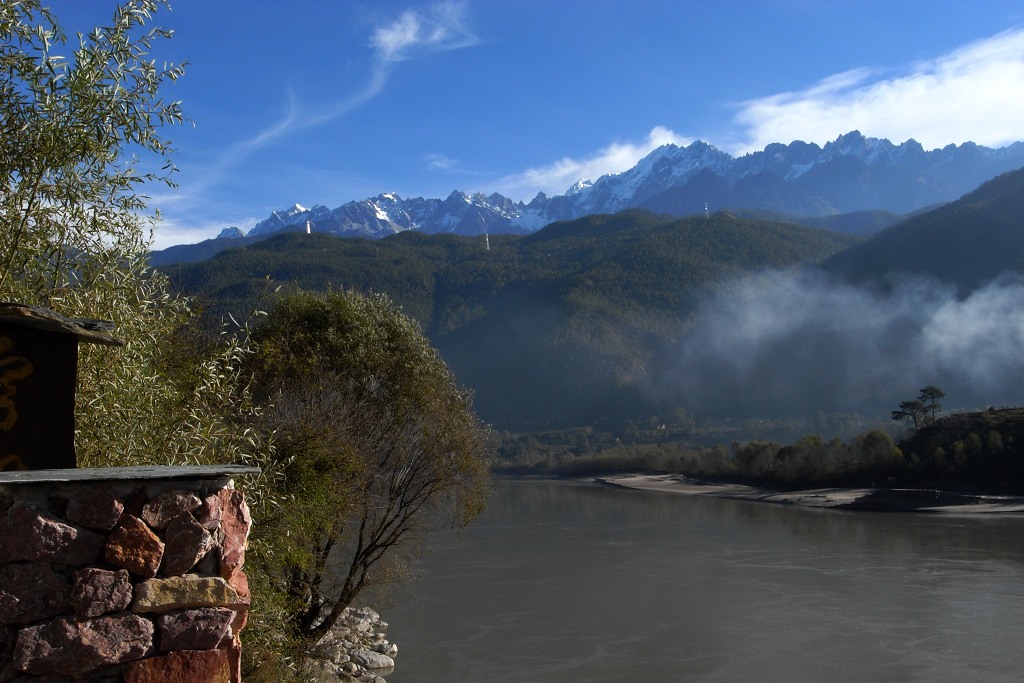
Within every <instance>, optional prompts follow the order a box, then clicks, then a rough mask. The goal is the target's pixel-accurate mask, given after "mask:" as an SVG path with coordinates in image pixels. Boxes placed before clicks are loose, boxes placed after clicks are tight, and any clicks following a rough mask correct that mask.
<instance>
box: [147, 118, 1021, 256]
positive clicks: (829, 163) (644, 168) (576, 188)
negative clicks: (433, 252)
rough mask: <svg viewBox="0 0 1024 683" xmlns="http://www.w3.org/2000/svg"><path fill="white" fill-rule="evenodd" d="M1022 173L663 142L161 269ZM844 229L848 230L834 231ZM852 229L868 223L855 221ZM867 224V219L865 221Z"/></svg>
mask: <svg viewBox="0 0 1024 683" xmlns="http://www.w3.org/2000/svg"><path fill="white" fill-rule="evenodd" d="M1021 166H1024V143H1015V144H1013V145H1010V146H1008V147H1004V148H1000V149H989V148H986V147H981V146H978V145H975V144H973V143H964V144H962V145H959V146H957V145H947V146H946V147H943V148H942V149H935V150H929V151H926V150H925V149H924V148H923V147H922V146H921V145H920V144H919V143H917V142H915V141H914V140H908V141H906V142H903V143H902V144H899V145H894V144H893V143H891V142H889V141H888V140H884V139H877V138H868V137H865V136H864V135H862V134H861V133H859V132H857V131H853V132H851V133H847V134H846V135H841V136H839V137H838V138H836V140H834V141H833V142H829V143H827V144H825V145H824V147H819V146H818V145H816V144H813V143H804V142H800V141H794V142H791V143H790V144H772V145H768V146H767V147H766V148H765V149H764V150H763V151H760V152H754V153H751V154H746V155H744V156H741V157H738V158H734V157H732V156H730V155H729V154H726V153H725V152H722V151H720V150H718V149H717V148H715V147H714V146H712V145H710V144H707V143H705V142H700V141H698V142H694V143H692V144H690V145H689V146H686V147H679V146H676V145H671V144H669V145H664V146H662V147H659V148H657V149H655V150H654V151H652V152H651V153H650V154H648V155H647V156H646V157H644V158H643V159H641V160H640V162H638V163H637V165H636V166H635V167H633V168H631V169H629V170H627V171H625V172H623V173H617V174H611V175H605V176H602V177H601V178H598V179H597V180H596V181H594V182H591V181H589V180H581V181H580V182H578V183H576V184H575V185H573V186H572V187H571V188H569V189H568V190H567V191H566V193H565V194H562V195H555V196H550V197H549V196H547V195H545V194H543V193H541V194H538V195H537V196H536V197H534V198H533V200H531V201H530V202H528V203H524V202H516V201H513V200H512V199H509V198H508V197H504V196H502V195H500V194H498V193H492V194H490V195H485V194H482V193H476V194H466V193H464V192H461V191H458V190H455V191H453V192H452V193H451V194H450V195H449V196H448V197H446V198H444V199H430V198H423V197H415V198H402V197H400V196H398V195H397V194H395V193H382V194H379V195H377V196H376V197H370V198H367V199H363V200H360V201H353V202H349V203H347V204H344V205H342V206H340V207H337V208H334V209H330V208H328V207H327V206H324V205H320V204H318V205H315V206H313V207H311V208H306V207H303V206H300V205H298V204H296V205H294V206H292V207H291V208H289V209H286V210H282V211H275V212H273V213H272V214H271V216H270V217H268V218H267V219H265V220H263V221H261V222H259V223H257V224H256V225H255V226H252V227H251V228H250V229H249V230H248V231H247V232H245V231H243V230H241V229H239V228H237V227H233V228H228V229H226V230H225V231H223V232H222V233H221V235H220V236H218V238H216V239H214V240H208V241H207V242H203V243H201V244H200V245H195V248H194V249H189V248H186V247H184V246H178V247H171V248H170V249H168V250H165V251H163V252H157V253H156V254H154V255H153V263H154V264H155V265H165V264H167V263H174V262H186V261H195V260H201V259H203V258H208V257H209V253H210V252H211V251H215V250H220V249H223V248H227V247H228V246H229V245H230V244H231V242H232V240H235V239H239V238H242V237H243V236H244V239H247V240H254V239H257V238H264V237H267V236H269V235H272V234H275V233H278V232H282V231H305V230H306V228H307V224H308V226H309V229H310V230H311V231H312V232H324V233H329V234H333V235H339V236H346V237H370V238H380V237H384V236H387V235H392V234H395V233H398V232H404V231H408V230H415V231H419V232H424V233H431V234H433V233H451V234H457V235H467V236H471V235H482V234H485V233H489V234H495V233H509V234H529V233H530V232H533V231H535V230H538V229H539V228H541V227H543V226H545V225H548V224H549V223H552V222H554V221H560V220H572V219H575V218H580V217H583V216H587V215H592V214H608V213H616V212H619V211H623V210H625V209H629V208H642V209H646V210H648V211H651V212H654V213H664V214H669V215H673V216H687V215H693V214H703V213H704V211H705V208H707V210H708V211H710V212H718V211H721V210H731V211H736V210H739V209H756V210H759V211H768V212H774V213H775V214H777V215H780V216H788V217H790V218H789V220H792V219H793V218H794V217H803V218H804V219H806V218H816V217H817V218H820V217H828V216H836V215H839V214H848V215H851V216H860V217H862V218H866V216H865V215H864V214H863V212H875V211H880V212H888V213H892V214H906V213H911V212H914V211H918V210H921V209H923V208H925V207H928V206H932V205H935V204H940V203H944V202H948V201H951V200H954V199H956V198H957V197H959V196H960V195H962V194H963V193H965V192H968V191H970V190H971V189H973V188H975V187H977V186H978V185H979V184H980V183H982V182H983V181H985V180H987V179H989V178H992V177H994V176H996V175H998V174H1000V173H1003V172H1006V171H1009V170H1012V169H1015V168H1020V167H1021ZM837 225H844V224H842V223H841V224H837ZM845 225H846V226H847V227H848V229H849V230H851V231H853V232H866V231H867V230H868V228H866V227H865V226H864V225H862V224H860V223H858V222H856V221H854V220H848V221H847V222H846V223H845ZM868 225H870V221H869V224H868Z"/></svg>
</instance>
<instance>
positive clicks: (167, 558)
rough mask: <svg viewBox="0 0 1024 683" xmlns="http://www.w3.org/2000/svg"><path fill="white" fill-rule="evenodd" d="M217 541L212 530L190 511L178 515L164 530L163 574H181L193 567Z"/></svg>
mask: <svg viewBox="0 0 1024 683" xmlns="http://www.w3.org/2000/svg"><path fill="white" fill-rule="evenodd" d="M214 545H215V543H214V540H213V536H211V535H210V532H209V531H207V530H206V529H204V528H203V527H202V526H201V525H200V524H199V522H197V521H196V520H195V518H193V517H192V515H191V514H190V513H188V512H183V513H182V514H180V515H178V516H177V517H175V518H174V520H173V521H171V523H170V524H168V525H167V530H166V531H165V532H164V559H163V564H161V565H160V575H161V576H180V575H182V574H184V573H185V572H187V571H188V570H190V569H192V567H194V566H195V565H196V562H198V561H199V560H200V559H202V558H203V556H205V555H206V553H208V552H210V550H212V549H213V547H214Z"/></svg>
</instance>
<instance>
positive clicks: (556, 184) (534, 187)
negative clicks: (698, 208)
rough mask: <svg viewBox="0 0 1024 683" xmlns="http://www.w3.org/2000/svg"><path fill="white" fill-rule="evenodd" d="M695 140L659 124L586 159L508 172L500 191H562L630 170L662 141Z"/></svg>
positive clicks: (522, 194)
mask: <svg viewBox="0 0 1024 683" xmlns="http://www.w3.org/2000/svg"><path fill="white" fill-rule="evenodd" d="M691 142H693V140H692V138H687V137H683V136H681V135H678V134H676V133H675V132H673V131H671V130H669V129H668V128H665V127H663V126H656V127H655V128H653V129H652V130H651V132H650V133H648V134H647V139H645V140H644V141H643V142H640V143H631V142H615V143H612V144H611V145H608V146H607V147H605V148H604V149H602V150H599V151H597V152H595V153H593V154H592V155H590V156H588V157H585V158H583V159H573V158H571V157H564V158H562V159H560V160H558V161H556V162H554V163H551V164H548V165H547V166H541V167H539V168H530V169H527V170H525V171H523V172H522V173H516V174H514V175H510V176H505V177H504V178H502V179H501V180H499V181H498V183H497V186H498V187H497V191H498V192H501V193H502V194H504V195H506V196H508V197H513V198H517V199H525V200H528V199H532V198H533V197H534V196H535V195H536V194H537V193H538V192H545V193H547V194H549V195H551V194H562V193H564V192H565V191H566V189H567V188H569V187H570V186H571V185H572V184H573V183H575V182H576V181H578V180H597V179H598V178H600V177H601V176H603V175H608V174H610V173H622V172H623V171H627V170H629V169H630V168H632V167H633V166H636V164H637V162H638V161H640V160H641V159H643V158H644V157H645V156H647V155H648V154H650V153H651V152H652V151H653V150H655V149H656V148H658V147H661V146H662V145H667V144H673V145H679V146H685V145H688V144H690V143H691Z"/></svg>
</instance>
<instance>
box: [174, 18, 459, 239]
mask: <svg viewBox="0 0 1024 683" xmlns="http://www.w3.org/2000/svg"><path fill="white" fill-rule="evenodd" d="M478 42H479V39H478V38H477V36H476V34H475V33H474V32H473V31H472V29H471V28H470V26H469V23H468V21H467V18H466V12H465V6H464V3H463V2H455V1H453V0H448V1H445V2H440V3H436V4H433V5H429V6H425V7H422V8H419V9H416V10H407V11H405V12H403V13H402V14H401V15H399V17H398V18H397V19H394V20H392V21H390V22H386V23H383V24H381V25H380V26H377V27H376V28H374V29H373V30H372V31H371V32H370V36H369V39H368V41H367V46H368V48H369V49H370V54H369V58H368V66H367V72H366V78H365V81H364V82H363V85H362V86H361V87H359V88H356V89H354V90H353V91H352V92H350V93H348V94H347V95H345V96H344V97H341V98H339V99H337V100H335V101H333V102H329V103H326V104H320V105H317V106H309V105H304V104H302V103H300V102H299V101H298V98H297V97H296V95H295V93H294V92H293V91H292V90H288V91H287V93H286V106H285V107H284V109H283V113H282V114H281V116H280V117H279V118H278V119H277V120H275V121H273V122H271V123H270V124H268V125H267V126H265V127H264V128H263V129H261V130H259V131H257V132H255V133H252V134H250V135H248V136H247V137H244V138H242V139H240V140H238V141H237V142H235V143H233V144H231V145H229V146H227V147H226V148H224V149H223V151H221V152H220V153H219V154H218V155H217V157H216V160H215V161H214V162H212V163H208V164H206V165H205V166H204V167H203V168H202V170H201V171H199V172H196V173H193V174H192V176H191V178H190V179H189V181H188V182H187V183H184V182H183V184H182V186H181V188H179V189H178V190H177V191H176V193H175V197H174V201H176V202H177V203H178V204H199V203H202V202H203V201H204V197H205V195H206V194H207V193H208V192H209V191H210V189H211V188H213V187H216V186H217V185H219V184H220V183H221V182H222V181H223V180H224V178H225V177H227V175H228V173H229V171H230V169H233V168H236V167H238V166H239V165H240V164H242V163H243V162H244V161H245V160H246V159H247V158H248V157H249V156H250V155H252V154H253V153H254V152H256V151H258V150H260V149H262V148H265V147H267V146H269V145H272V144H274V143H275V142H278V141H279V140H281V139H282V138H285V137H287V136H288V135H292V134H295V133H298V132H301V131H305V130H310V129H313V128H317V127H319V126H322V125H325V124H328V123H330V122H331V121H333V120H335V119H337V118H338V117H340V116H343V115H345V114H348V113H349V112H352V111H354V110H356V109H358V108H359V107H362V106H363V105H365V104H367V103H368V102H370V101H371V100H373V99H374V98H375V97H377V96H378V95H379V94H380V93H381V92H382V91H383V90H384V88H385V87H386V85H387V82H388V79H389V77H390V76H391V73H392V72H393V70H394V69H395V68H396V66H397V65H398V64H399V63H401V62H405V61H408V60H411V59H415V58H420V57H424V56H427V55H430V54H435V53H439V52H447V51H451V50H457V49H460V48H464V47H470V46H472V45H476V44H477V43H478ZM442 163H443V162H442ZM181 230H182V229H181V228H178V227H177V226H175V225H172V224H171V223H169V222H166V221H165V222H164V223H162V224H161V226H160V228H159V232H158V236H157V242H158V244H162V243H165V242H167V241H168V240H173V239H177V238H180V237H181V236H183V234H182V233H181ZM188 230H189V232H192V233H196V234H200V233H201V231H202V230H206V229H205V228H194V229H193V228H189V229H188ZM206 232H209V230H206ZM174 235H177V236H178V237H174Z"/></svg>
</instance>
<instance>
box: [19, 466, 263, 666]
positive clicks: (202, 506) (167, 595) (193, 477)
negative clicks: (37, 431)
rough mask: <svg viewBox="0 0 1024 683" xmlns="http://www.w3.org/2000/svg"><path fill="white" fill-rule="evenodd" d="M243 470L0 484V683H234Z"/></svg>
mask: <svg viewBox="0 0 1024 683" xmlns="http://www.w3.org/2000/svg"><path fill="white" fill-rule="evenodd" d="M253 472H255V470H253V469H251V468H244V467H232V466H214V467H181V468H171V467H153V468H117V467H112V468H104V469H96V470H88V469H71V470H42V471H37V472H4V473H0V683H32V682H33V681H38V682H39V683H64V682H65V681H67V682H69V683H70V682H72V681H74V682H78V681H104V682H109V683H115V682H118V681H124V682H125V683H148V682H150V681H154V682H155V681H188V682H189V683H228V682H229V681H230V682H232V683H237V682H239V681H240V674H239V661H240V655H241V643H240V640H239V632H240V631H241V630H242V628H243V627H244V626H245V622H246V618H247V616H248V611H249V589H248V583H247V581H246V577H245V573H244V571H243V562H244V559H245V546H246V539H247V538H248V534H249V527H250V523H251V520H250V517H249V509H248V507H247V506H246V503H245V499H244V497H243V495H242V493H241V492H240V491H238V490H236V489H235V488H234V484H233V481H232V477H234V476H238V475H241V474H249V473H253Z"/></svg>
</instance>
